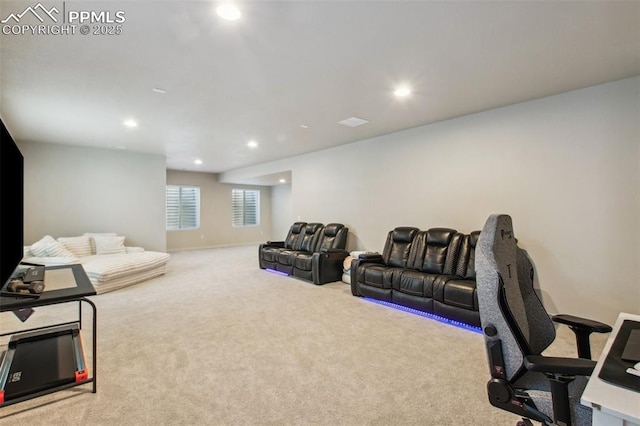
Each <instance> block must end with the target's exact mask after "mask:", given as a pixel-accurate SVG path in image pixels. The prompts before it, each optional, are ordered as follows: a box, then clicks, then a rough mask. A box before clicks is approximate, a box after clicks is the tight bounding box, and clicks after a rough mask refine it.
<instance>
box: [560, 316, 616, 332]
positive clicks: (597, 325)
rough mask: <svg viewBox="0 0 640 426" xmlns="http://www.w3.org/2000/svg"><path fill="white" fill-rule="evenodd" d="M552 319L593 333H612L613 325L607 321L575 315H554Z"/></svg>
mask: <svg viewBox="0 0 640 426" xmlns="http://www.w3.org/2000/svg"><path fill="white" fill-rule="evenodd" d="M551 319H552V320H553V321H554V322H557V323H560V324H565V325H568V326H569V327H576V328H579V329H582V330H585V331H587V330H588V331H590V332H591V333H594V332H595V333H610V332H611V330H612V329H611V327H610V326H608V325H607V324H605V323H602V322H599V321H594V320H590V319H587V318H580V317H575V316H573V315H565V314H560V315H553V316H552V317H551Z"/></svg>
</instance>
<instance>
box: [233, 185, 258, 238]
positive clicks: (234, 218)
mask: <svg viewBox="0 0 640 426" xmlns="http://www.w3.org/2000/svg"><path fill="white" fill-rule="evenodd" d="M240 191H241V192H242V202H243V207H242V208H243V210H242V213H241V216H242V223H241V224H240V223H237V222H236V217H238V216H239V215H240V214H239V213H238V212H236V204H235V203H236V192H240ZM248 192H251V193H255V202H254V204H255V212H254V216H255V223H247V222H246V219H247V213H246V211H245V209H246V206H245V204H246V202H247V199H246V195H247V193H248ZM260 192H261V191H260V190H259V189H255V188H233V189H231V226H232V227H233V228H249V227H255V226H260Z"/></svg>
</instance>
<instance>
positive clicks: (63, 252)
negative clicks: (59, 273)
mask: <svg viewBox="0 0 640 426" xmlns="http://www.w3.org/2000/svg"><path fill="white" fill-rule="evenodd" d="M46 252H47V256H48V257H73V258H75V256H74V255H73V253H71V252H70V251H69V250H68V249H67V248H66V247H65V245H64V244H62V243H61V242H60V241H55V240H54V241H53V242H50V243H49V244H47V245H46Z"/></svg>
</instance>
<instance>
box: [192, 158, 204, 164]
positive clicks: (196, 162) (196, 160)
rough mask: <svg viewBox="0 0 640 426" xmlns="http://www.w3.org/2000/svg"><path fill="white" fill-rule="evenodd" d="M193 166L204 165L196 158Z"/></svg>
mask: <svg viewBox="0 0 640 426" xmlns="http://www.w3.org/2000/svg"><path fill="white" fill-rule="evenodd" d="M193 164H197V165H198V166H199V165H200V164H202V160H201V159H199V158H196V159H195V160H193Z"/></svg>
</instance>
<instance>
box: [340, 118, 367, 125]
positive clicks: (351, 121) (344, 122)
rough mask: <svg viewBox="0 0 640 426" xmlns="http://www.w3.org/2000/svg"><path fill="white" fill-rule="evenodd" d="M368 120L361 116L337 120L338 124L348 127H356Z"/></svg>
mask: <svg viewBox="0 0 640 426" xmlns="http://www.w3.org/2000/svg"><path fill="white" fill-rule="evenodd" d="M368 122H369V120H365V119H362V118H358V117H349V118H347V119H345V120H342V121H338V124H342V125H343V126H349V127H358V126H362V125H363V124H367V123H368Z"/></svg>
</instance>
